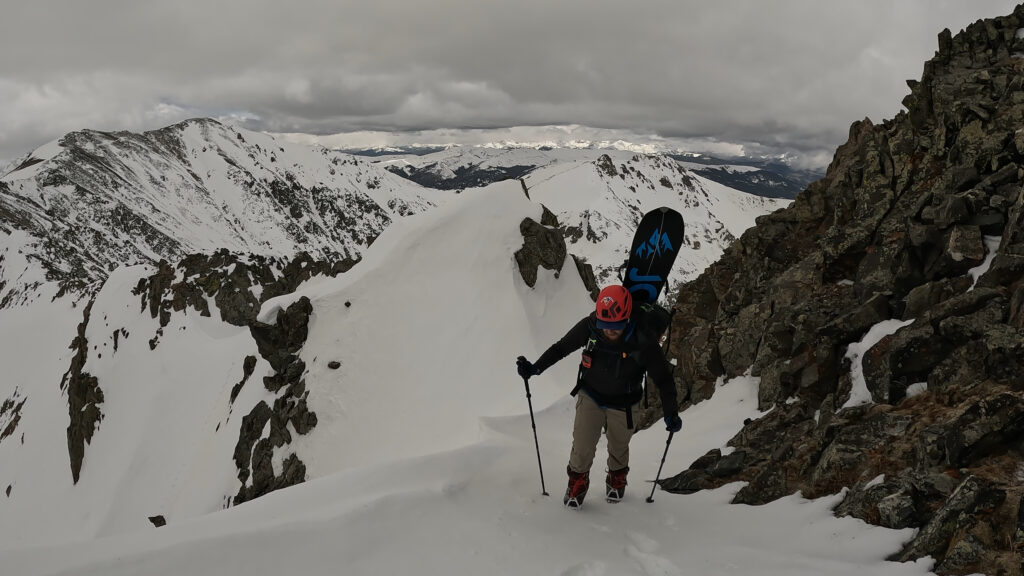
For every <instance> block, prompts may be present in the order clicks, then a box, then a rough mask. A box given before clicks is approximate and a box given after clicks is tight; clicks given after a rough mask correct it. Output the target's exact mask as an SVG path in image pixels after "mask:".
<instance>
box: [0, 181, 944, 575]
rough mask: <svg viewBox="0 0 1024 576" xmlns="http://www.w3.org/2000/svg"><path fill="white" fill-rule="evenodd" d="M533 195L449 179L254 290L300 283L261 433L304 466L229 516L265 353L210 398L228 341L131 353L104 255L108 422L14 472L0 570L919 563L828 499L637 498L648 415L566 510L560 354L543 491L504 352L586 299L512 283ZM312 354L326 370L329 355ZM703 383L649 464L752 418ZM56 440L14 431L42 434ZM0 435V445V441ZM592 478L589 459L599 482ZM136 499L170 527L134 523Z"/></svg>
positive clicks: (544, 445) (539, 570)
mask: <svg viewBox="0 0 1024 576" xmlns="http://www.w3.org/2000/svg"><path fill="white" fill-rule="evenodd" d="M540 211H541V207H540V205H539V204H538V203H536V202H531V201H529V200H527V199H526V198H525V197H524V195H523V193H522V189H521V187H520V185H519V183H518V182H513V183H504V184H497V185H493V186H490V187H487V188H483V189H479V190H473V191H467V192H466V193H464V194H462V195H461V196H460V197H459V198H458V199H457V200H456V201H453V202H451V203H449V204H447V205H444V206H441V207H439V208H437V209H435V210H432V211H429V212H426V213H423V214H418V215H414V216H411V217H409V218H406V219H402V220H400V221H398V222H396V223H395V224H394V225H392V226H391V227H389V228H388V229H387V230H386V231H385V232H384V233H383V234H382V235H381V237H380V238H378V240H377V241H376V242H375V243H374V244H373V246H371V247H370V248H369V249H368V250H367V251H366V254H365V259H364V261H363V262H362V263H360V264H359V265H358V266H357V267H356V268H354V269H353V270H351V271H350V272H348V273H346V274H344V275H342V276H340V277H338V278H336V279H331V280H318V281H314V282H310V283H309V284H307V285H306V286H304V287H302V288H300V291H299V292H298V293H296V294H294V295H289V296H285V297H281V298H278V299H276V300H271V301H269V302H267V303H266V304H265V305H264V308H263V311H262V317H263V318H264V319H266V320H271V319H273V318H274V317H276V311H277V310H279V309H280V308H282V307H284V306H287V304H288V303H289V302H291V301H294V300H296V299H298V298H299V297H301V296H307V297H309V298H310V299H311V301H312V304H313V317H312V319H311V324H310V330H309V336H308V339H307V342H306V345H305V347H304V348H303V350H302V352H301V355H302V358H303V360H304V361H305V362H306V365H307V369H308V372H307V373H306V375H305V380H306V383H307V386H308V389H309V404H310V408H311V409H312V410H314V411H315V412H316V413H317V414H318V417H319V424H318V425H317V427H316V428H314V429H313V430H312V431H311V433H310V434H308V435H306V436H302V437H298V439H297V440H296V441H295V442H293V443H292V444H291V445H286V446H285V447H282V449H281V450H282V452H286V451H295V452H296V453H297V454H299V455H300V456H301V457H302V458H303V460H304V461H305V462H306V463H307V465H308V473H309V481H308V482H307V483H305V484H302V485H299V486H294V487H291V488H288V489H285V490H281V491H278V492H274V493H272V494H270V495H267V496H264V497H262V498H260V499H257V500H255V501H252V502H247V503H245V504H243V505H240V506H237V507H233V508H229V509H227V510H220V509H219V506H217V502H218V501H219V499H220V498H223V497H224V496H225V495H228V494H231V493H233V491H234V490H235V489H237V487H238V484H237V483H238V481H237V479H233V478H231V477H230V476H231V473H233V469H231V463H230V460H226V461H225V459H224V458H223V457H224V452H226V451H227V446H226V444H225V443H224V442H222V441H221V440H220V439H219V438H220V436H218V435H220V434H224V435H225V437H230V436H232V434H234V432H233V431H235V432H237V430H236V429H237V426H238V425H239V424H240V423H239V422H238V420H237V419H238V415H239V414H242V413H244V411H245V410H244V408H243V406H242V405H249V404H252V403H254V402H255V401H256V399H257V398H260V397H265V396H266V395H267V394H269V393H267V392H266V391H264V390H263V388H262V387H261V386H260V385H259V382H260V381H261V376H262V375H265V374H266V373H267V367H266V366H265V365H263V364H262V361H261V365H260V366H257V368H256V371H255V373H254V375H253V378H252V379H251V380H250V382H249V383H248V384H246V385H245V386H244V387H243V389H242V395H240V396H239V399H238V400H237V401H236V408H235V409H234V410H232V409H231V408H230V406H229V404H228V402H227V398H226V394H225V391H226V390H227V389H228V388H230V386H231V385H233V384H232V383H233V382H237V381H238V379H239V377H240V373H239V372H240V370H239V368H238V365H237V362H238V361H239V359H240V358H241V355H244V354H247V353H249V351H250V348H249V344H247V343H245V342H243V340H244V339H243V338H240V337H239V335H238V334H237V333H235V332H233V331H232V329H231V328H230V327H225V326H223V325H218V323H217V322H216V321H214V320H211V319H209V318H201V317H196V316H195V315H194V314H186V315H184V316H181V315H176V316H175V317H174V318H173V319H172V324H171V325H169V326H168V328H165V330H164V333H163V336H162V337H161V338H162V340H161V342H160V344H159V346H158V347H157V348H156V350H149V348H148V346H146V342H147V339H148V338H149V337H150V336H151V335H152V331H153V329H154V326H153V324H152V323H153V322H154V321H153V320H152V319H148V318H149V317H148V316H147V315H145V314H140V313H138V305H139V303H138V300H137V299H128V300H127V304H128V305H126V301H125V300H122V295H123V291H124V289H125V288H126V287H127V286H129V285H130V284H131V281H132V279H134V278H137V277H139V276H140V275H142V274H144V273H145V271H144V270H141V269H138V268H135V269H125V270H122V271H119V272H118V273H117V274H115V275H114V276H113V277H112V278H111V280H110V281H108V282H107V285H106V286H105V287H104V288H103V291H102V292H101V294H100V297H99V299H98V300H97V302H96V304H95V305H94V307H93V309H92V314H93V317H94V318H96V317H103V318H105V320H106V322H105V324H109V326H103V327H102V329H101V328H100V324H99V323H97V325H96V326H97V327H96V330H97V331H98V332H99V333H98V334H97V335H96V338H97V340H96V345H97V347H98V348H97V353H98V352H99V351H100V350H99V348H101V347H102V345H101V342H103V336H104V333H105V332H106V330H108V329H109V330H111V331H114V330H116V329H118V328H119V327H124V326H128V327H130V330H129V332H130V336H129V337H128V339H127V340H126V341H125V340H122V341H121V343H120V345H119V347H118V351H117V352H116V353H115V352H109V351H108V350H109V348H107V349H104V350H103V352H104V353H103V357H102V358H99V357H98V356H96V357H94V356H93V355H90V357H89V361H88V363H87V365H86V368H87V369H88V370H89V371H90V373H93V374H95V375H96V376H97V377H98V379H99V381H100V385H101V386H104V390H105V392H106V395H107V400H106V401H107V402H108V403H110V405H111V407H113V406H115V405H117V411H118V412H120V413H122V414H119V415H117V416H115V415H113V413H111V415H110V416H108V417H107V418H106V419H105V420H104V421H103V422H102V423H101V425H100V428H99V430H98V431H97V434H96V436H95V437H94V438H93V442H92V444H90V445H89V446H88V447H87V455H86V467H85V468H83V476H82V477H83V480H82V483H80V484H79V485H78V486H74V487H72V486H68V485H63V484H61V483H60V482H57V481H51V482H52V483H53V484H56V485H51V486H39V487H36V486H34V485H33V480H34V479H36V478H37V477H38V475H37V474H28V475H26V476H23V477H22V478H21V479H20V480H19V481H18V482H17V486H16V487H15V490H14V491H13V493H12V494H11V496H10V497H7V498H3V497H2V496H0V531H2V532H0V566H3V567H4V573H5V574H6V573H10V574H18V575H34V574H76V575H89V574H96V575H100V574H102V575H115V574H142V573H144V574H149V575H154V576H161V575H171V574H183V573H210V574H265V573H279V572H287V573H299V574H304V575H310V574H339V573H344V574H479V573H488V574H496V575H497V574H552V573H554V574H570V575H572V574H575V575H600V574H759V575H761V574H850V575H853V574H901V575H902V574H923V573H927V571H928V569H929V568H930V565H929V563H928V562H927V561H921V562H918V563H916V564H894V563H889V562H886V561H884V558H885V557H886V556H887V555H889V554H891V553H893V552H895V551H897V550H898V549H899V548H900V544H901V543H902V542H903V541H905V540H907V539H908V538H909V537H910V536H911V535H912V532H911V531H909V530H908V531H892V530H888V529H884V528H879V527H872V526H868V525H867V524H865V523H863V522H861V521H859V520H855V519H850V518H845V519H837V518H834V517H832V515H831V511H830V508H831V506H833V505H834V504H836V502H837V500H838V497H830V498H825V499H821V500H817V501H813V502H810V501H805V500H803V499H801V498H800V497H799V496H792V497H789V498H785V499H782V500H780V501H778V502H774V503H772V504H769V505H765V506H761V507H748V506H739V505H736V506H733V505H729V504H728V501H729V500H730V499H731V497H732V495H733V494H734V493H735V492H736V491H737V490H738V488H739V486H738V485H731V486H726V487H724V488H722V489H719V490H716V491H712V492H704V493H698V494H694V495H690V496H680V495H673V494H667V493H663V492H658V493H656V494H655V502H654V503H653V504H648V503H645V502H644V500H643V499H644V497H645V496H646V494H647V491H648V490H649V489H650V484H648V483H646V482H644V480H646V479H651V478H653V477H654V476H655V474H656V473H657V469H658V464H659V461H660V458H661V455H662V453H663V450H664V448H665V446H666V445H665V438H666V435H665V433H664V432H663V431H661V430H657V429H651V430H647V431H644V432H641V433H639V434H638V435H637V436H636V437H635V439H634V441H633V444H632V460H631V467H632V469H633V471H632V473H631V475H630V481H631V483H630V488H629V490H628V492H627V498H626V500H625V501H624V502H622V503H619V504H608V503H605V502H604V501H603V500H602V499H601V498H598V497H591V498H590V499H588V501H587V503H586V505H585V507H584V509H583V510H581V511H579V512H572V511H568V510H565V509H563V508H562V506H561V503H560V500H559V496H560V494H561V491H562V489H563V487H564V482H565V480H564V473H563V472H562V470H564V464H565V461H566V458H567V456H568V451H569V441H570V429H571V421H572V400H571V399H570V398H568V396H567V392H568V390H569V389H570V388H571V384H572V382H573V380H574V373H575V367H574V366H573V362H572V360H571V359H567V360H565V361H563V362H562V363H561V364H559V365H557V366H556V367H555V368H553V369H552V370H549V371H547V372H545V374H544V375H543V376H542V377H538V378H536V379H534V380H533V381H532V382H531V389H532V391H533V393H534V394H533V406H534V409H535V412H536V419H537V432H538V435H539V445H540V447H541V458H542V462H543V466H544V472H545V480H546V486H547V489H548V491H549V492H550V493H551V497H545V496H542V495H541V494H540V480H539V474H538V469H537V466H538V463H537V454H536V453H535V452H534V438H533V433H532V430H531V427H530V416H529V414H528V413H527V405H526V401H525V400H526V399H525V398H524V395H525V394H524V388H523V384H522V381H521V380H520V379H519V378H518V377H517V376H516V375H515V372H514V358H515V357H516V356H517V355H518V354H525V355H527V356H528V357H531V358H534V357H536V355H537V354H538V353H539V352H540V351H542V350H543V349H544V348H545V347H546V346H547V345H548V344H550V343H551V342H553V341H554V339H555V338H557V337H558V336H560V335H561V334H562V333H563V332H564V331H565V330H567V329H568V328H569V326H570V325H571V324H572V322H573V321H575V320H576V319H578V318H579V317H580V316H582V315H583V314H585V313H586V312H587V311H589V309H590V306H591V303H590V300H589V298H588V297H587V294H586V293H585V290H584V289H583V286H582V283H581V281H580V280H579V278H578V277H576V275H575V273H573V272H572V270H573V269H572V264H571V261H570V263H569V264H567V267H568V269H567V270H565V271H563V273H561V274H559V275H558V276H557V277H556V275H555V274H554V273H551V272H547V271H544V270H541V271H540V278H539V280H538V284H537V286H536V287H535V288H533V289H530V288H528V287H526V286H525V285H524V284H523V282H522V280H521V278H519V276H518V273H517V272H516V268H515V264H514V260H513V253H514V252H515V250H517V249H518V248H519V246H520V245H521V238H520V237H519V232H518V225H519V222H520V221H521V220H522V218H524V217H527V216H529V217H532V218H539V216H540ZM346 304H347V305H346ZM97 315H99V316H97ZM147 322H148V324H147ZM90 326H92V323H90ZM331 360H336V361H338V362H340V363H341V368H339V369H338V370H331V369H329V368H328V367H327V363H328V362H329V361H331ZM200 371H201V374H200ZM197 379H202V382H197V381H195V380H197ZM47 385H50V384H47ZM720 386H721V389H720V390H718V391H717V392H716V393H715V395H714V396H713V397H712V398H711V399H710V400H708V401H706V402H704V403H701V404H699V405H697V406H695V407H693V408H691V409H690V410H688V411H687V412H685V413H684V414H683V415H682V416H683V422H684V427H683V430H682V431H681V432H680V433H679V434H676V435H675V439H674V441H673V443H672V445H671V446H670V447H669V448H670V449H669V451H668V457H667V462H666V463H665V473H663V476H665V475H668V474H670V473H674V472H675V471H678V470H679V469H681V468H683V467H685V466H687V465H688V464H689V463H690V462H691V461H692V460H693V459H695V458H697V457H698V456H701V455H703V454H704V453H705V452H706V451H707V450H709V449H711V448H716V447H723V446H724V445H725V443H726V442H727V440H728V439H729V438H730V437H731V436H732V435H733V434H734V433H735V432H736V431H738V430H739V429H740V427H741V426H742V422H743V420H744V419H745V418H757V417H758V413H757V411H756V405H757V393H756V388H757V382H756V380H754V379H750V378H740V379H737V380H734V381H731V382H728V383H720ZM243 396H244V397H243ZM218 424H219V426H218ZM60 432H62V431H61V430H59V429H58V430H56V431H54V430H49V432H48V433H49V434H50V437H48V438H41V439H38V440H36V442H43V441H44V440H45V441H49V442H53V443H57V442H58V441H59V440H60V434H59V433H60ZM46 433H47V432H45V431H44V430H35V431H34V432H33V435H38V436H42V435H44V434H46ZM26 436H27V437H26V446H27V445H28V442H29V440H30V438H29V437H28V436H29V435H28V434H26ZM9 444H10V443H9V442H6V441H5V442H0V451H2V450H11V448H10V447H9ZM37 445H38V444H37ZM599 449H600V450H603V444H602V447H601V448H599ZM15 450H17V448H15ZM25 450H27V448H26V449H25ZM25 450H23V451H22V453H23V455H24V453H25ZM599 453H600V452H599ZM0 456H2V457H0V461H3V462H5V464H6V462H8V461H9V460H7V459H6V456H7V455H6V454H2V453H0ZM24 461H25V462H29V463H30V461H31V458H29V457H28V456H25V457H24ZM39 472H42V471H41V470H40V471H39ZM601 472H602V470H601V462H600V459H599V461H598V463H597V464H596V465H595V469H594V470H593V474H592V475H593V477H594V478H595V480H597V482H596V484H597V485H599V484H600V475H601ZM3 474H4V475H7V474H9V471H8V469H7V468H6V466H5V468H4V471H3ZM136 479H138V480H139V481H140V483H143V482H144V483H145V485H146V488H141V487H139V486H135V485H134V484H135V480H136ZM0 482H3V478H0ZM232 482H233V483H234V485H233V486H232V485H231V484H232ZM33 495H35V496H37V497H40V498H41V499H38V500H36V499H33V498H31V496H33ZM595 496H597V494H595ZM20 498H26V499H28V500H34V503H35V505H36V506H37V507H38V508H39V509H41V510H46V513H47V514H51V515H52V516H54V518H53V521H54V522H57V521H58V519H57V518H56V516H58V515H63V517H64V518H66V519H67V520H66V522H67V523H68V524H70V525H71V528H66V529H65V530H64V532H63V533H62V532H60V531H57V532H54V531H53V530H54V529H55V528H56V527H55V526H49V525H48V524H47V523H46V522H41V521H40V522H37V521H36V520H35V519H33V518H32V514H31V512H30V511H29V510H27V509H26V508H25V507H17V506H18V505H17V504H15V502H17V501H18V499H20ZM51 509H59V512H57V511H55V512H51ZM153 514H163V515H164V516H165V517H166V518H167V521H168V525H167V526H166V527H162V528H153V527H152V526H150V525H148V522H147V521H146V520H145V517H146V516H148V515H153ZM23 522H35V523H36V524H35V525H32V526H29V528H30V529H31V530H32V531H31V533H32V536H30V537H28V538H23V539H21V540H16V541H12V540H11V538H12V535H13V534H14V533H15V531H16V530H17V529H18V527H19V526H18V524H19V523H23ZM21 527H22V528H24V525H22V526H21ZM72 528H74V529H77V530H78V532H77V533H75V534H72V533H70V532H71V531H72ZM37 530H38V531H37Z"/></svg>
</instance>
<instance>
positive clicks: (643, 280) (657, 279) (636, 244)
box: [622, 207, 686, 304]
mask: <svg viewBox="0 0 1024 576" xmlns="http://www.w3.org/2000/svg"><path fill="white" fill-rule="evenodd" d="M685 233H686V225H685V224H684V222H683V216H682V214H680V213H679V212H676V211H675V210H673V209H671V208H666V207H661V208H655V209H654V210H651V211H650V212H648V213H647V214H645V215H644V217H643V218H642V219H640V224H639V225H638V226H637V228H636V234H634V236H633V245H632V246H630V248H629V260H627V261H626V272H625V277H624V278H623V280H622V285H623V286H625V287H626V289H628V290H629V292H630V294H632V295H633V301H634V303H636V304H639V303H643V302H656V301H657V300H658V295H659V294H661V291H662V289H663V288H664V287H665V284H666V282H668V273H669V271H671V270H672V264H673V263H674V262H675V261H676V254H677V253H678V250H679V247H680V246H682V244H683V236H684V235H685Z"/></svg>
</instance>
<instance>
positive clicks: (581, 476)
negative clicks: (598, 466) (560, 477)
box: [562, 466, 590, 509]
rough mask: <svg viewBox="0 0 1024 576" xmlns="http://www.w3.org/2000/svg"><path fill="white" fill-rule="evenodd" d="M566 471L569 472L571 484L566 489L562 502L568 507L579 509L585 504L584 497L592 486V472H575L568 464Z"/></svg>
mask: <svg viewBox="0 0 1024 576" xmlns="http://www.w3.org/2000/svg"><path fill="white" fill-rule="evenodd" d="M565 471H566V472H567V473H568V474H569V486H568V487H567V488H566V489H565V497H564V498H562V504H565V507H566V508H574V509H577V508H579V507H580V506H583V497H584V496H586V495H587V488H590V473H589V472H582V473H581V472H573V471H572V468H569V467H568V466H566V468H565Z"/></svg>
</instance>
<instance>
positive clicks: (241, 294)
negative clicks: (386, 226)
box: [0, 250, 355, 504]
mask: <svg viewBox="0 0 1024 576" xmlns="http://www.w3.org/2000/svg"><path fill="white" fill-rule="evenodd" d="M353 265H355V262H354V261H352V260H343V261H340V262H330V261H321V260H314V259H313V258H312V257H311V256H309V255H308V254H305V253H302V254H299V255H298V256H296V257H295V258H292V259H290V260H287V261H286V260H283V259H277V258H267V257H261V256H253V255H238V254H233V253H230V252H228V251H227V250H220V251H218V252H216V253H213V254H193V255H189V256H187V257H185V258H184V259H183V260H181V261H180V262H179V263H178V264H177V265H173V266H172V265H171V264H170V263H168V262H166V261H161V262H160V263H159V264H158V265H157V266H156V269H155V271H154V272H153V273H152V274H150V275H149V276H147V277H145V278H142V279H141V280H140V281H139V282H138V285H137V286H136V287H135V288H134V290H133V294H135V295H136V296H138V297H139V302H140V306H141V308H140V311H141V312H143V313H146V312H148V313H149V314H150V315H151V316H152V317H153V318H154V319H156V320H158V327H157V329H156V333H155V335H154V336H153V338H152V339H151V340H150V341H149V343H150V348H151V349H156V348H157V347H159V345H160V338H161V336H162V335H163V329H164V328H165V327H166V326H167V325H168V324H169V323H170V321H171V318H172V317H173V315H174V314H181V313H186V314H187V313H198V314H200V315H203V316H211V315H212V314H213V313H214V312H216V313H217V314H219V316H220V319H221V320H222V321H224V322H226V323H229V324H232V325H234V326H244V327H248V328H249V330H250V333H251V334H252V337H253V340H254V341H255V344H256V347H257V350H258V351H259V354H260V355H261V356H262V357H263V358H264V359H265V360H266V361H267V362H268V363H269V364H270V366H271V368H272V369H273V371H274V373H273V374H272V375H270V376H267V377H265V378H264V379H263V385H264V387H265V388H266V389H267V390H268V391H270V392H273V393H274V394H275V395H276V396H275V399H274V402H273V405H272V406H271V405H268V404H267V403H266V402H260V403H259V404H257V405H256V407H255V408H253V409H252V410H251V412H250V413H249V414H248V415H246V416H245V417H243V421H242V426H241V430H240V432H239V439H238V442H237V444H236V448H235V454H234V459H235V462H236V464H237V466H238V469H239V472H238V477H239V480H240V481H241V482H242V488H241V489H240V490H239V493H238V494H237V495H236V496H235V497H234V499H233V503H235V504H238V503H241V502H245V501H247V500H251V499H253V498H256V497H259V496H262V495H264V494H267V493H268V492H271V491H273V490H276V489H279V488H283V487H285V486H291V485H294V484H297V483H299V482H303V481H304V480H305V465H304V464H303V463H302V461H301V460H299V458H298V457H297V456H295V455H294V454H290V455H288V456H287V457H285V458H284V465H283V469H282V470H279V471H275V470H274V464H273V454H274V450H277V449H281V448H283V447H285V446H286V445H287V444H290V443H291V441H292V431H294V432H295V433H297V434H308V433H309V431H310V430H311V429H312V428H313V427H315V426H316V423H317V418H316V414H315V413H313V412H312V411H310V410H309V408H308V406H307V404H306V397H307V392H306V388H305V382H304V380H303V379H302V375H303V373H304V371H305V365H304V364H303V362H302V361H301V360H300V359H299V357H298V352H299V351H300V350H301V348H302V346H303V345H304V344H305V341H306V334H307V325H308V323H309V315H310V313H311V312H312V305H311V303H310V301H309V299H308V298H305V297H303V298H300V299H299V300H298V301H297V302H296V303H294V304H293V305H291V306H290V307H289V308H288V309H287V310H285V311H283V312H282V313H281V314H280V315H279V316H278V318H277V322H276V323H275V324H265V323H262V322H259V321H258V320H257V314H258V313H259V311H260V306H261V304H262V303H263V302H265V301H266V300H268V299H270V298H273V297H276V296H280V295H283V294H289V293H292V292H294V291H295V290H296V288H297V287H298V286H299V285H300V284H302V283H303V282H304V281H306V280H308V279H310V278H312V277H313V276H336V275H338V274H341V273H343V272H346V271H348V270H349V269H350V268H351V267H352V266H353ZM211 303H212V307H213V308H214V309H215V310H211ZM91 309H92V304H91V303H90V304H89V305H88V306H87V307H86V308H85V313H84V319H83V321H82V324H81V325H79V328H78V336H77V337H76V338H75V340H74V342H73V343H72V349H73V350H74V351H75V355H74V356H73V358H72V363H71V367H70V368H69V370H68V372H67V374H65V376H64V380H63V382H62V383H61V387H62V389H64V390H66V391H67V394H68V400H69V401H68V404H69V407H68V408H69V413H70V416H71V424H70V425H69V427H68V451H69V454H70V458H71V469H72V475H73V477H74V480H75V481H76V482H77V481H78V478H79V474H80V473H81V468H82V462H83V459H84V458H85V445H86V444H88V443H89V442H90V441H91V439H92V434H93V432H94V431H95V430H96V428H97V426H98V425H99V423H100V422H101V420H102V410H101V408H102V403H103V391H102V389H101V388H100V382H99V380H98V379H97V378H96V377H95V376H93V375H91V374H89V373H88V372H87V371H85V365H86V361H87V359H88V351H89V343H88V341H87V340H86V328H87V327H88V325H89V319H90V311H91ZM118 335H119V332H118V331H115V333H114V338H113V342H114V346H115V349H116V346H117V341H118ZM256 363H257V358H256V357H255V356H248V357H246V358H245V359H244V360H243V362H242V369H243V374H242V377H241V379H240V381H239V382H238V383H237V384H236V385H235V386H234V387H233V388H232V390H231V395H230V401H231V403H232V404H234V402H235V400H236V398H237V397H238V395H239V393H240V392H241V390H242V388H243V387H244V386H245V385H246V383H247V382H248V381H249V379H250V377H251V376H252V374H253V372H254V371H255V368H256ZM6 406H7V405H6V403H5V404H4V409H3V410H4V412H0V414H3V413H6V412H9V411H10V410H8V408H7V407H6ZM268 424H269V434H268V435H267V437H264V433H265V430H266V427H267V425H268ZM13 425H14V426H16V421H14V424H13Z"/></svg>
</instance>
